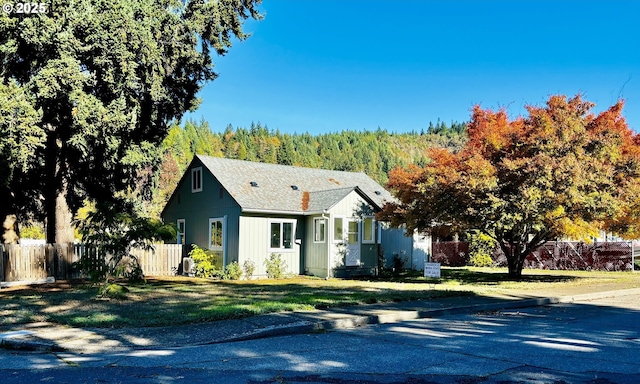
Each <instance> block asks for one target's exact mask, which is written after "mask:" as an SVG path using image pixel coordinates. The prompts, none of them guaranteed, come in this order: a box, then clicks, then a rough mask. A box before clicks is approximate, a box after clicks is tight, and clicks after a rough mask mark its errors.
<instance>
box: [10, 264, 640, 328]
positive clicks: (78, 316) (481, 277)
mask: <svg viewBox="0 0 640 384" xmlns="http://www.w3.org/2000/svg"><path fill="white" fill-rule="evenodd" d="M524 277H525V278H524V280H523V281H522V282H511V281H508V280H507V274H506V271H503V270H494V269H478V268H443V269H442V279H440V280H438V281H434V280H425V279H424V278H423V277H420V275H419V274H416V273H408V274H404V275H400V276H395V277H391V276H390V277H388V278H375V279H370V280H343V279H329V280H324V279H318V278H311V277H294V278H291V279H281V280H254V281H213V280H206V279H193V278H183V277H172V278H153V279H149V281H148V282H147V284H145V285H127V288H128V289H129V292H128V293H127V295H126V299H125V300H115V299H102V298H98V297H97V288H96V287H92V286H90V285H86V284H71V285H69V284H67V283H64V282H59V283H56V284H52V285H45V286H37V287H29V288H24V287H23V288H10V289H3V290H0V325H14V324H22V323H29V322H39V321H48V322H55V323H60V324H68V325H73V326H84V327H124V326H137V327H148V326H162V325H173V324H184V323H195V322H203V321H213V320H222V319H233V318H241V317H248V316H254V315H258V314H262V313H269V312H279V311H295V310H312V309H323V308H327V307H337V306H348V305H356V304H371V303H384V302H392V301H403V300H417V299H428V298H435V297H443V296H452V295H473V294H486V293H491V292H496V291H498V292H502V293H509V292H522V291H527V290H531V291H538V290H541V289H542V290H545V289H546V290H553V289H557V288H558V287H562V288H563V289H567V287H569V288H576V289H579V288H580V287H581V286H593V285H594V284H599V285H603V286H611V287H612V288H631V287H639V286H640V274H636V273H630V272H626V273H602V272H569V271H525V276H524Z"/></svg>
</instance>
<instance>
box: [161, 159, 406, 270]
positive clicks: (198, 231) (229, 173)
mask: <svg viewBox="0 0 640 384" xmlns="http://www.w3.org/2000/svg"><path fill="white" fill-rule="evenodd" d="M392 199H393V197H392V196H391V194H390V193H389V192H388V191H386V190H385V189H384V188H383V187H382V186H380V184H378V183H376V182H375V181H374V180H373V179H371V178H370V177H368V176H367V175H365V174H364V173H357V172H343V171H330V170H323V169H312V168H302V167H293V166H285V165H276V164H266V163H256V162H249V161H242V160H230V159H222V158H215V157H209V156H201V155H196V156H195V157H194V159H193V161H192V162H191V164H190V165H189V167H188V168H187V170H186V172H185V174H184V175H183V177H182V179H181V180H180V182H179V183H178V186H177V188H176V190H175V191H174V193H173V195H172V196H171V198H170V199H169V202H168V203H167V205H166V207H165V208H164V210H163V211H162V218H163V220H164V221H165V223H176V225H177V228H178V240H177V241H178V243H183V244H196V245H198V246H199V247H201V248H205V249H209V250H211V251H212V252H214V253H216V254H217V256H218V257H219V259H220V260H221V263H220V264H221V265H219V266H220V267H222V265H228V264H229V263H231V262H234V261H237V262H238V263H239V264H240V265H241V266H242V265H243V263H244V262H245V261H246V260H250V261H253V262H254V264H255V268H256V269H255V273H254V276H257V277H261V276H266V267H265V263H264V261H265V260H266V259H267V258H269V257H270V255H272V254H279V255H281V256H282V258H283V259H284V260H285V261H286V264H287V267H288V268H287V270H288V273H292V274H311V275H315V276H320V277H332V276H336V277H339V276H348V275H352V274H374V273H376V267H377V259H378V255H379V251H380V240H381V238H382V239H387V240H388V241H389V242H393V243H396V244H400V243H403V240H402V239H395V237H404V234H403V232H402V231H397V230H395V231H390V232H389V233H386V234H385V236H382V231H385V229H383V226H381V225H379V223H377V222H376V220H375V218H374V215H375V213H376V212H378V211H379V210H380V209H381V207H382V206H383V205H384V203H385V201H390V200H392ZM404 243H406V241H405V242H404Z"/></svg>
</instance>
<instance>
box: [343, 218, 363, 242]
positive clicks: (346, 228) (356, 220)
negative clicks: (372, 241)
mask: <svg viewBox="0 0 640 384" xmlns="http://www.w3.org/2000/svg"><path fill="white" fill-rule="evenodd" d="M344 223H346V224H347V225H344ZM349 223H356V231H358V232H357V236H356V237H357V239H358V244H359V245H362V219H360V218H357V217H346V218H345V220H343V224H342V225H343V227H342V228H343V229H344V241H345V243H346V244H349V234H350V233H353V232H349Z"/></svg>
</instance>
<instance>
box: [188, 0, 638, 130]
mask: <svg viewBox="0 0 640 384" xmlns="http://www.w3.org/2000/svg"><path fill="white" fill-rule="evenodd" d="M260 9H261V10H262V12H263V13H264V14H265V18H264V19H263V20H262V21H260V22H253V21H250V22H247V23H246V24H245V30H246V31H248V32H250V33H252V36H251V37H250V38H249V39H248V40H246V41H242V42H236V43H235V44H234V46H233V47H232V48H231V49H230V51H229V53H228V54H227V55H226V56H225V57H216V58H214V61H215V62H216V70H217V71H218V73H219V75H220V76H219V78H218V79H216V80H215V81H213V82H211V83H209V84H207V85H206V86H205V88H204V89H203V91H202V92H201V93H200V97H201V98H202V100H203V101H202V104H201V106H200V107H199V109H198V110H197V111H196V112H194V113H192V114H188V115H187V116H186V118H190V119H195V120H200V118H201V117H203V118H204V119H205V120H207V121H208V122H209V124H210V125H211V129H212V130H214V131H221V130H223V129H224V128H225V127H226V126H227V125H228V124H231V125H233V126H234V127H249V125H250V124H251V122H256V123H257V122H260V123H262V124H263V125H267V126H268V127H269V128H270V129H274V130H275V129H279V130H280V131H281V132H283V133H285V132H286V133H294V132H298V133H303V132H310V133H312V134H318V133H323V132H337V131H342V130H364V129H367V130H375V129H377V128H378V127H381V128H383V129H386V130H388V131H392V132H407V131H411V130H415V131H418V132H419V131H420V130H421V129H424V128H426V127H427V126H428V124H429V121H433V122H434V123H435V122H436V120H437V119H438V118H440V119H441V120H442V121H444V122H447V123H448V122H450V121H459V122H462V121H467V120H468V119H469V115H470V109H471V108H472V107H473V105H475V104H480V105H481V106H482V107H484V108H491V109H498V108H501V107H505V108H507V110H508V111H509V113H510V115H511V116H512V117H516V116H518V115H521V114H524V112H525V111H524V109H523V107H524V106H525V105H527V104H533V105H541V104H543V103H544V102H545V101H546V100H547V99H548V97H549V96H550V95H554V94H565V95H568V96H573V95H575V94H576V93H582V94H583V97H584V98H585V99H586V100H589V101H592V102H594V103H596V104H597V106H596V109H595V110H596V111H597V112H599V111H601V110H603V109H606V108H607V107H609V106H610V105H612V104H614V103H615V102H616V100H618V99H619V98H623V99H625V100H626V105H625V109H624V115H625V116H626V118H627V122H628V123H629V125H630V126H631V128H633V129H634V130H636V131H638V132H640V1H635V0H628V1H616V0H614V1H588V0H582V1H562V0H553V1H546V0H536V1H524V0H495V1H487V0H468V1H457V0H451V1H444V0H441V1H428V0H265V1H264V3H263V4H262V5H261V6H260Z"/></svg>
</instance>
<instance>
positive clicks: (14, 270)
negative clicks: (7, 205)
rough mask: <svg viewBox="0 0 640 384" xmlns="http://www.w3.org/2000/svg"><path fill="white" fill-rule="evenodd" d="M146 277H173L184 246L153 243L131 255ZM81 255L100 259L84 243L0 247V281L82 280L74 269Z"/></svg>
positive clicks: (5, 245)
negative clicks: (148, 247) (151, 245)
mask: <svg viewBox="0 0 640 384" xmlns="http://www.w3.org/2000/svg"><path fill="white" fill-rule="evenodd" d="M131 253H132V254H133V255H134V256H136V258H137V259H138V262H139V263H140V267H141V268H142V271H143V273H144V274H145V276H173V275H176V274H177V273H178V269H179V268H180V265H181V263H182V245H181V244H154V245H153V249H151V250H144V249H134V250H133V251H132V252H131ZM82 255H91V257H93V258H97V257H98V256H97V254H96V252H95V250H94V249H92V248H91V247H89V246H87V245H85V244H0V281H1V282H16V281H25V282H28V281H37V280H42V279H45V278H47V277H54V278H55V279H58V280H67V279H74V278H81V277H83V276H82V275H81V273H80V271H79V270H78V268H75V267H74V263H75V262H77V261H79V260H80V257H81V256H82Z"/></svg>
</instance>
